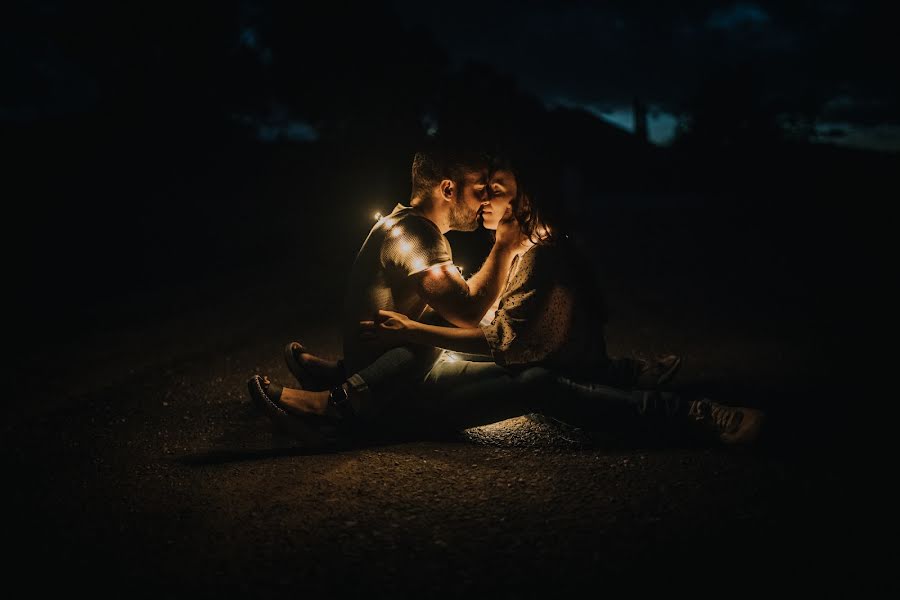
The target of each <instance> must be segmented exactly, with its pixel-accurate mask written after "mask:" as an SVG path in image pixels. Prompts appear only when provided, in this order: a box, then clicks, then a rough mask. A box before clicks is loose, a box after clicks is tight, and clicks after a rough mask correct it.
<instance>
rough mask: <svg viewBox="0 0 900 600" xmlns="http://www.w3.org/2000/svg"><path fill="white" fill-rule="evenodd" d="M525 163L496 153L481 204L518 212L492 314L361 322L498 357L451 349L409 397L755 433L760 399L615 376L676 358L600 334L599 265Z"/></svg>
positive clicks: (488, 219)
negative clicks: (711, 397) (752, 402)
mask: <svg viewBox="0 0 900 600" xmlns="http://www.w3.org/2000/svg"><path fill="white" fill-rule="evenodd" d="M531 172H532V173H535V172H536V171H531ZM524 174H525V172H524V171H521V170H516V169H514V168H513V166H512V165H511V164H510V163H505V164H499V165H497V167H496V168H495V169H494V171H493V174H492V176H491V179H490V182H489V206H486V207H485V208H484V210H483V214H482V218H483V223H484V226H485V227H486V228H488V229H496V228H497V226H498V225H499V224H500V222H501V220H502V221H504V222H508V220H510V219H514V220H515V222H516V223H517V224H518V227H519V230H520V234H521V250H520V253H519V254H518V255H517V256H516V258H515V262H514V264H513V268H512V270H511V272H510V277H509V280H508V282H507V285H506V289H505V291H504V293H503V295H502V296H501V298H500V301H499V304H498V307H497V310H496V313H495V314H494V315H493V318H491V319H490V320H489V321H482V324H481V325H480V326H479V327H471V328H457V327H445V326H440V325H433V324H429V323H423V322H419V321H415V320H412V319H410V318H408V317H407V316H405V315H402V314H399V313H395V312H390V311H380V313H379V318H378V319H377V320H374V321H364V322H361V323H360V327H361V334H360V336H361V338H362V339H368V340H378V341H379V342H382V343H384V342H388V343H390V344H395V345H401V344H410V343H411V344H419V345H425V346H434V347H437V348H443V349H445V350H448V351H454V352H461V353H466V354H475V355H486V356H490V357H491V358H492V359H493V361H492V362H476V361H469V360H459V359H458V357H457V356H455V355H454V354H450V353H447V352H445V353H444V354H443V355H442V356H441V357H440V358H439V359H438V361H437V363H436V364H435V366H434V368H433V369H432V370H431V371H430V372H429V373H428V376H427V377H426V380H425V382H424V384H423V385H422V386H420V387H419V388H418V390H417V392H418V393H417V394H416V399H417V402H416V403H414V405H413V406H414V407H415V408H416V409H419V410H424V414H425V415H426V416H428V417H430V418H432V419H434V418H436V419H438V420H440V421H441V422H442V423H445V424H449V423H452V424H453V425H454V426H456V427H471V426H474V425H481V424H487V423H490V422H495V421H497V420H501V419H503V418H508V417H511V416H515V415H517V414H523V413H525V412H544V413H546V414H551V415H553V416H562V417H563V418H564V419H566V420H570V419H572V418H573V416H574V418H578V415H585V414H596V413H597V410H596V409H598V408H599V409H601V411H600V412H609V411H613V412H616V411H618V412H624V413H627V412H632V413H636V414H642V415H645V416H648V417H650V416H656V417H667V418H669V419H671V418H673V417H674V418H676V419H677V418H680V417H688V416H691V417H694V418H695V420H699V422H701V423H703V424H705V425H706V426H707V428H708V429H709V430H710V432H712V433H714V434H715V435H716V437H718V438H719V439H720V440H722V441H726V442H743V441H750V440H751V439H752V438H754V437H755V436H756V434H757V433H758V430H759V424H760V423H761V414H758V411H753V410H752V409H732V408H728V407H724V406H721V405H718V404H715V403H712V402H709V401H708V400H698V401H695V402H691V403H685V402H682V401H681V399H680V398H678V397H677V396H675V395H673V394H660V393H647V392H644V391H637V392H629V391H623V390H622V389H617V388H616V387H613V386H619V387H628V386H630V385H633V384H634V383H635V379H636V376H637V375H638V374H640V373H641V372H642V371H643V372H647V373H648V374H652V376H653V377H654V378H655V381H654V383H665V382H666V381H667V380H668V379H671V377H672V376H673V375H674V373H675V371H676V370H677V369H678V366H679V364H680V361H679V360H678V359H677V358H676V357H666V358H664V359H663V360H661V361H659V362H658V363H657V365H655V368H653V369H648V368H646V365H644V366H641V365H640V364H639V363H635V362H634V361H629V360H627V359H626V360H618V361H617V360H610V358H609V357H608V356H607V353H606V343H605V337H604V327H605V324H606V308H605V303H604V301H603V296H602V294H601V293H600V291H599V289H598V286H597V284H596V280H595V278H594V277H593V276H592V273H593V269H592V267H591V265H590V263H589V262H588V261H587V260H586V258H585V255H584V254H583V253H582V252H579V251H578V250H577V249H576V248H575V247H574V244H573V243H572V241H571V240H570V238H569V236H568V235H567V234H566V231H567V229H568V228H567V226H566V225H567V224H566V222H565V218H564V215H563V213H562V212H561V211H560V210H559V207H558V205H555V204H552V203H549V202H547V201H546V197H545V195H544V194H542V193H541V191H540V186H539V185H536V184H535V182H533V181H528V180H526V179H525V177H524ZM301 359H302V360H301V361H300V362H302V367H304V368H306V369H307V372H309V371H310V370H315V369H316V367H317V366H322V365H321V364H318V363H317V362H316V359H315V358H314V357H312V356H310V355H303V356H302V357H301ZM289 363H290V361H289ZM298 366H299V365H298ZM292 371H295V372H296V370H295V369H292ZM268 389H270V390H271V392H270V393H269V396H270V397H271V396H273V395H276V396H279V397H280V396H281V390H280V389H273V388H271V387H270V388H268ZM298 399H301V400H302V395H301V396H298V395H297V393H296V390H290V392H289V394H288V395H287V397H286V401H284V402H283V406H284V408H286V409H287V410H289V411H291V412H294V413H298V414H303V413H304V412H309V411H308V410H306V406H305V404H304V403H303V402H302V401H301V402H297V400H298ZM276 403H277V400H276ZM409 407H410V406H409V405H407V406H406V408H407V409H408V408H409Z"/></svg>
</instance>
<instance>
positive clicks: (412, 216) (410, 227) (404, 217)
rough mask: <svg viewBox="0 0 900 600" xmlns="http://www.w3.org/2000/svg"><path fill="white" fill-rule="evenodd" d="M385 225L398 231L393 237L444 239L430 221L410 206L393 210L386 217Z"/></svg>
mask: <svg viewBox="0 0 900 600" xmlns="http://www.w3.org/2000/svg"><path fill="white" fill-rule="evenodd" d="M398 207H399V205H398ZM386 224H387V226H388V228H389V229H391V230H392V231H394V230H396V231H398V233H396V234H394V237H399V236H401V235H402V236H415V237H423V238H427V239H442V238H443V237H444V234H442V233H441V230H440V229H439V228H438V226H437V225H435V224H434V222H432V221H431V219H429V218H427V217H425V216H423V215H422V214H421V213H420V212H418V211H417V210H415V209H414V208H412V207H410V206H404V207H402V208H399V209H398V210H395V211H394V212H393V213H391V214H390V216H389V217H388V222H387V223H386ZM397 228H399V229H397Z"/></svg>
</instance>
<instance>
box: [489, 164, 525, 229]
mask: <svg viewBox="0 0 900 600" xmlns="http://www.w3.org/2000/svg"><path fill="white" fill-rule="evenodd" d="M487 190H488V191H487V194H488V195H487V200H488V202H487V204H485V206H484V208H482V209H481V219H482V224H483V225H484V228H485V229H497V225H499V223H500V220H501V219H502V218H503V215H504V213H506V209H507V208H509V205H510V203H511V202H512V201H513V198H515V197H516V193H517V192H518V186H517V185H516V178H515V176H514V175H513V174H512V171H495V172H494V173H493V175H491V178H490V181H489V182H488V186H487Z"/></svg>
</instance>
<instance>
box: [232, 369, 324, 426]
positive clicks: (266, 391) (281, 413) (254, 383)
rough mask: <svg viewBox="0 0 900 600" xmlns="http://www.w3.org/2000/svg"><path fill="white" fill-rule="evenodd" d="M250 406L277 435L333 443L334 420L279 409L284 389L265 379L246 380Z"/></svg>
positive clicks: (257, 376) (258, 376)
mask: <svg viewBox="0 0 900 600" xmlns="http://www.w3.org/2000/svg"><path fill="white" fill-rule="evenodd" d="M247 389H248V390H249V391H250V397H251V398H252V399H253V402H254V403H255V404H256V405H257V406H258V407H259V408H260V409H261V410H262V411H263V412H264V413H265V414H266V416H267V417H269V419H270V420H271V421H272V423H274V424H275V426H276V427H278V429H280V430H281V431H283V432H285V433H287V434H289V435H291V436H294V437H296V438H299V439H302V440H305V441H315V442H319V443H323V442H334V441H336V437H337V433H338V429H339V426H338V425H337V423H336V421H335V419H333V418H331V417H328V416H320V415H312V414H311V415H297V414H295V413H290V412H288V411H287V410H285V409H284V407H283V406H282V405H281V403H280V400H281V394H282V392H283V391H284V388H283V387H282V386H280V385H278V384H277V383H271V382H270V381H269V379H268V378H267V377H263V376H261V375H254V376H253V377H251V378H250V379H248V380H247Z"/></svg>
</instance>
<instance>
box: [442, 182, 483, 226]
mask: <svg viewBox="0 0 900 600" xmlns="http://www.w3.org/2000/svg"><path fill="white" fill-rule="evenodd" d="M487 199H488V198H487V171H486V170H482V171H470V172H468V173H466V174H465V176H464V177H463V180H462V186H461V187H460V186H459V184H457V191H456V197H455V198H454V199H453V203H452V204H451V205H450V229H453V230H454V231H475V230H476V229H478V215H479V212H480V209H481V207H482V205H486V203H487Z"/></svg>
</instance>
